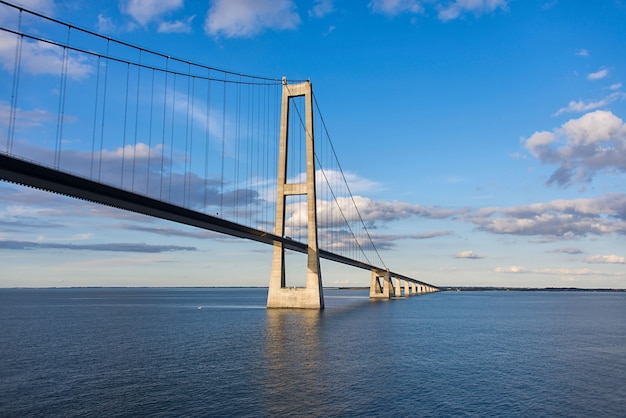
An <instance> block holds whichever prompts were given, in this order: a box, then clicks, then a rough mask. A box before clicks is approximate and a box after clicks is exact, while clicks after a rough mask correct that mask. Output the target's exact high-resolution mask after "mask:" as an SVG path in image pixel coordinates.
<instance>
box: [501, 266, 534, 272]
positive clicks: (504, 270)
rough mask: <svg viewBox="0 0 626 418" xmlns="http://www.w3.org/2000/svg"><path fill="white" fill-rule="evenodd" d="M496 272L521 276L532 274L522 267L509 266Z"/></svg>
mask: <svg viewBox="0 0 626 418" xmlns="http://www.w3.org/2000/svg"><path fill="white" fill-rule="evenodd" d="M495 272H496V273H513V274H521V273H530V270H529V269H528V268H526V267H522V266H509V267H496V268H495Z"/></svg>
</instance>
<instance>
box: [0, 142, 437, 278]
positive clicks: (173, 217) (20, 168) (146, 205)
mask: <svg viewBox="0 0 626 418" xmlns="http://www.w3.org/2000/svg"><path fill="white" fill-rule="evenodd" d="M0 179H2V180H6V181H9V182H13V183H17V184H21V185H24V186H29V187H34V188H37V189H41V190H46V191H49V192H53V193H58V194H62V195H66V196H71V197H75V198H78V199H83V200H87V201H90V202H95V203H100V204H103V205H107V206H112V207H116V208H119V209H124V210H128V211H131V212H136V213H141V214H144V215H148V216H153V217H157V218H161V219H166V220H169V221H174V222H179V223H183V224H186V225H191V226H195V227H197V228H202V229H206V230H209V231H215V232H219V233H223V234H227V235H231V236H235V237H238V238H245V239H249V240H253V241H257V242H262V243H264V244H270V245H273V244H274V242H277V241H278V242H282V243H283V245H284V246H285V248H287V249H289V250H292V251H297V252H300V253H304V254H306V253H307V250H308V246H307V244H305V243H301V242H298V241H294V240H292V239H289V238H285V237H280V236H277V235H274V234H272V233H269V232H265V231H261V230H258V229H255V228H250V227H247V226H244V225H240V224H238V223H235V222H230V221H227V220H224V219H221V218H218V217H215V216H211V215H207V214H204V213H201V212H196V211H193V210H190V209H186V208H183V207H180V206H177V205H173V204H171V203H167V202H163V201H160V200H157V199H153V198H151V197H147V196H143V195H139V194H137V193H133V192H130V191H127V190H123V189H120V188H117V187H114V186H110V185H107V184H103V183H99V182H96V181H93V180H89V179H86V178H83V177H79V176H76V175H73V174H69V173H66V172H61V171H58V170H55V169H53V168H49V167H45V166H42V165H40V164H37V163H33V162H30V161H26V160H23V159H19V158H15V157H13V156H9V155H6V154H0ZM319 256H320V257H321V258H324V259H326V260H330V261H334V262H337V263H341V264H346V265H349V266H352V267H357V268H361V269H364V270H370V271H371V270H378V271H383V270H385V269H384V268H382V267H379V266H374V265H371V264H367V263H363V262H361V261H358V260H353V259H351V258H348V257H344V256H342V255H339V254H334V253H332V252H329V251H326V250H319ZM390 276H391V277H394V278H397V279H401V280H406V281H409V282H412V283H417V284H422V285H427V286H431V285H429V284H428V283H425V282H422V281H419V280H415V279H413V278H410V277H407V276H404V275H401V274H397V273H394V272H390Z"/></svg>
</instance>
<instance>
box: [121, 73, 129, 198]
mask: <svg viewBox="0 0 626 418" xmlns="http://www.w3.org/2000/svg"><path fill="white" fill-rule="evenodd" d="M129 84H130V64H129V63H126V96H125V99H124V126H123V129H124V132H123V133H122V178H121V179H120V187H122V188H124V165H125V163H126V124H127V122H128V89H129Z"/></svg>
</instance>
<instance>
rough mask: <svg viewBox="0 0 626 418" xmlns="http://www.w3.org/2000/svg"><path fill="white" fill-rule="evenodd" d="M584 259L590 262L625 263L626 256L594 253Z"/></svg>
mask: <svg viewBox="0 0 626 418" xmlns="http://www.w3.org/2000/svg"><path fill="white" fill-rule="evenodd" d="M586 261H587V263H591V264H626V258H624V257H621V256H618V255H615V254H611V255H594V256H591V257H589V258H588V259H587V260H586Z"/></svg>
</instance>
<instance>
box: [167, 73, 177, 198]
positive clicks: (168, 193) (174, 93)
mask: <svg viewBox="0 0 626 418" xmlns="http://www.w3.org/2000/svg"><path fill="white" fill-rule="evenodd" d="M173 75H174V83H173V86H172V129H171V131H170V132H171V135H170V169H169V173H168V174H169V179H168V187H167V200H168V201H169V202H172V176H173V173H174V131H175V125H176V124H175V123H174V122H175V120H176V72H174V73H173Z"/></svg>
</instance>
